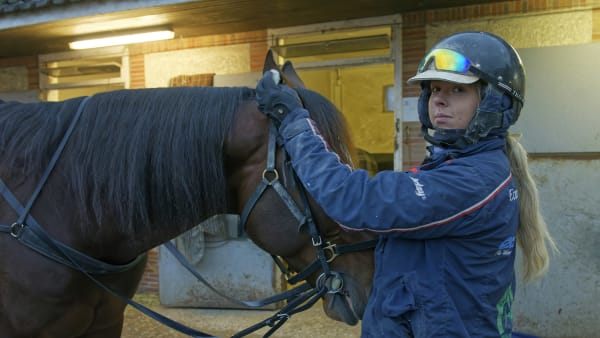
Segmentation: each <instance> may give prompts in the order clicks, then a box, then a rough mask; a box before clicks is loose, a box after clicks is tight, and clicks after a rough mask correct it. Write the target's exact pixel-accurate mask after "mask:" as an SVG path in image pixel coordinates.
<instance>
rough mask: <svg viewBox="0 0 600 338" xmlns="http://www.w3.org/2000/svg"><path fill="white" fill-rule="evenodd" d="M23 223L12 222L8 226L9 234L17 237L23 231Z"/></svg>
mask: <svg viewBox="0 0 600 338" xmlns="http://www.w3.org/2000/svg"><path fill="white" fill-rule="evenodd" d="M24 226H25V225H23V224H21V223H17V222H15V223H13V224H12V225H11V226H10V235H11V236H13V237H14V238H19V236H21V232H22V231H23V227H24Z"/></svg>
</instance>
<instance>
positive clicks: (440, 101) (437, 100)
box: [431, 92, 446, 106]
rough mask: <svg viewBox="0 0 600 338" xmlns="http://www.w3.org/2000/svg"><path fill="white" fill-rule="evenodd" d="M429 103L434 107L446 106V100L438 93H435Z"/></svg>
mask: <svg viewBox="0 0 600 338" xmlns="http://www.w3.org/2000/svg"><path fill="white" fill-rule="evenodd" d="M431 101H432V103H433V104H435V105H443V106H445V105H446V99H445V98H444V95H443V94H442V93H440V92H437V93H435V95H433V96H432V97H431Z"/></svg>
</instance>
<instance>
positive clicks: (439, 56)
mask: <svg viewBox="0 0 600 338" xmlns="http://www.w3.org/2000/svg"><path fill="white" fill-rule="evenodd" d="M432 62H433V64H434V66H435V69H437V70H442V71H448V72H455V73H467V72H469V71H471V61H470V60H469V59H467V58H466V57H465V56H464V55H462V54H460V53H458V52H455V51H453V50H450V49H444V48H440V49H434V50H432V51H431V52H430V53H429V54H427V56H425V57H424V58H423V60H422V61H421V63H420V64H419V68H417V70H418V72H419V73H421V72H424V71H425V70H427V69H428V68H429V67H430V65H431V63H432Z"/></svg>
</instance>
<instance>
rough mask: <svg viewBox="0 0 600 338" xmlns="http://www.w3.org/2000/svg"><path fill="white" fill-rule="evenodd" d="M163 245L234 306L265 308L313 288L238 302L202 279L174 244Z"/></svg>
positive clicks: (199, 278) (300, 286) (198, 277)
mask: <svg viewBox="0 0 600 338" xmlns="http://www.w3.org/2000/svg"><path fill="white" fill-rule="evenodd" d="M163 245H164V246H165V248H167V250H169V252H170V253H171V254H172V255H173V256H174V257H175V258H176V259H177V261H178V262H179V263H180V264H181V265H182V266H183V267H184V268H185V269H186V270H188V271H189V272H190V273H191V274H192V275H194V277H196V278H197V279H198V281H200V282H201V283H202V284H204V285H205V286H206V287H208V288H209V289H210V290H211V291H213V292H214V293H216V294H217V295H219V296H221V297H223V298H225V299H226V300H228V301H230V302H232V303H234V304H238V305H242V306H246V307H261V306H265V305H268V304H272V303H276V302H279V301H283V300H287V299H290V298H292V297H295V296H296V295H298V294H301V293H302V292H304V291H306V290H308V289H310V288H312V286H310V284H308V283H304V284H301V285H299V286H297V287H295V288H293V289H291V290H288V291H285V292H282V293H279V294H276V295H274V296H271V297H267V298H264V299H261V300H256V301H242V300H238V299H235V298H231V297H229V296H227V295H225V294H223V293H222V292H220V291H219V290H217V289H215V287H213V286H212V285H211V284H210V283H209V282H208V281H207V280H206V279H205V278H204V277H202V275H200V273H198V271H196V269H195V268H194V267H193V266H192V264H191V263H190V262H189V261H188V260H187V259H186V258H185V257H184V256H183V255H182V254H181V252H180V251H179V250H177V248H176V247H175V245H174V244H173V242H171V241H168V242H165V243H163Z"/></svg>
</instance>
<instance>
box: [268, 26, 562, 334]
mask: <svg viewBox="0 0 600 338" xmlns="http://www.w3.org/2000/svg"><path fill="white" fill-rule="evenodd" d="M409 83H411V84H413V83H419V84H420V85H421V88H422V92H421V95H420V97H419V104H418V113H419V118H420V121H421V123H422V130H423V136H424V138H425V139H426V140H427V141H428V142H429V143H430V144H431V146H430V147H429V148H428V150H429V152H430V154H429V156H428V157H427V158H426V159H425V161H424V162H423V164H422V165H421V166H420V167H419V168H414V169H411V170H409V171H408V172H406V173H402V172H393V171H383V172H379V173H377V174H376V175H374V176H373V177H372V178H370V177H369V174H368V172H367V171H365V170H361V169H357V170H353V169H351V168H349V167H348V166H346V165H344V164H342V163H340V161H339V160H338V158H337V156H336V155H335V154H334V153H332V152H330V151H329V150H328V148H327V145H326V144H325V143H324V142H323V140H322V139H321V138H320V137H319V133H318V130H317V128H316V126H315V125H314V123H313V122H312V121H311V120H310V119H309V117H308V112H307V111H306V110H304V109H303V108H302V106H301V103H300V102H299V100H298V98H297V96H296V95H295V92H294V91H293V90H291V89H290V88H289V87H287V86H285V85H282V84H276V82H274V79H273V74H272V73H269V72H268V73H266V74H265V76H264V77H263V79H262V80H261V81H260V82H259V84H258V86H257V93H256V94H257V101H258V103H259V108H260V109H261V110H262V111H263V112H265V113H266V114H267V115H269V116H270V117H272V118H274V119H275V120H276V121H277V123H278V124H280V129H279V132H280V134H281V136H282V139H283V141H284V145H285V149H286V150H287V152H288V153H289V155H290V157H291V159H292V165H293V167H294V169H295V170H296V172H297V174H298V176H299V178H300V180H301V181H302V182H303V184H304V185H305V187H306V188H307V190H308V191H309V192H310V194H311V195H312V196H313V197H314V198H315V200H316V201H317V202H318V203H319V204H320V205H321V206H322V207H323V208H324V210H325V211H326V212H327V213H328V214H329V216H331V217H332V218H333V219H335V220H337V221H338V222H339V223H340V224H341V226H342V227H343V228H344V229H347V230H350V231H371V232H375V233H378V234H380V236H379V242H378V245H377V248H376V249H375V275H374V277H373V278H374V279H373V289H372V292H371V296H370V299H369V304H368V305H367V309H366V311H365V314H364V317H363V324H362V336H363V337H377V338H381V337H510V336H511V331H512V303H513V298H514V294H515V272H514V264H515V244H518V245H519V247H520V249H521V253H522V255H523V260H524V264H523V269H524V271H523V272H524V274H523V276H524V278H525V279H526V280H530V279H533V278H536V277H540V276H542V275H543V274H544V273H545V272H546V271H547V269H548V264H549V257H548V251H547V249H546V241H547V242H548V244H549V245H550V246H552V247H553V248H554V247H555V246H554V242H553V240H552V238H551V236H550V234H549V233H548V230H547V227H546V224H545V222H544V220H543V218H542V216H541V214H540V211H539V207H538V196H537V189H536V187H535V183H534V181H533V180H532V178H531V176H530V174H529V172H528V167H527V157H526V156H527V154H526V152H525V150H524V149H523V147H522V146H521V145H520V144H519V142H518V141H517V140H516V139H515V138H514V137H512V136H510V135H508V128H509V127H510V126H511V125H512V124H514V123H515V122H516V121H517V119H518V117H519V113H520V111H521V108H522V106H523V95H524V89H525V73H524V70H523V65H522V63H521V60H520V58H519V56H518V54H517V52H516V51H515V50H514V49H513V48H512V47H511V46H510V45H509V44H508V43H506V42H505V41H504V40H502V39H501V38H499V37H497V36H495V35H492V34H489V33H483V32H463V33H458V34H454V35H451V36H449V37H447V38H445V39H443V40H441V41H440V42H439V43H437V44H436V45H435V46H434V47H433V48H432V49H431V50H430V51H429V53H428V54H427V55H426V56H425V57H424V58H423V60H422V62H421V64H420V65H419V68H418V71H417V74H416V76H414V77H412V78H411V79H410V80H409Z"/></svg>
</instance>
